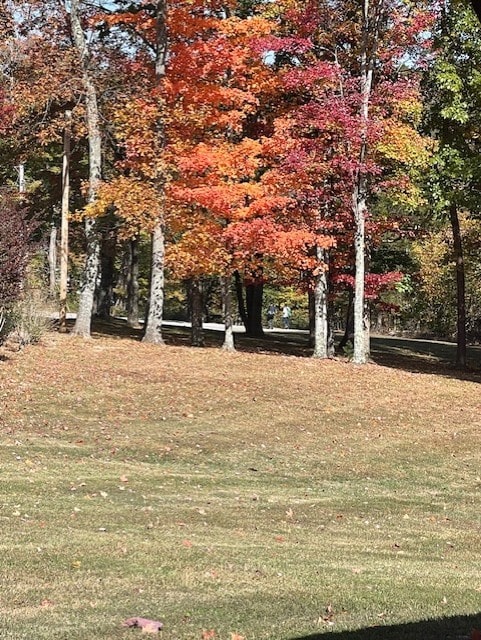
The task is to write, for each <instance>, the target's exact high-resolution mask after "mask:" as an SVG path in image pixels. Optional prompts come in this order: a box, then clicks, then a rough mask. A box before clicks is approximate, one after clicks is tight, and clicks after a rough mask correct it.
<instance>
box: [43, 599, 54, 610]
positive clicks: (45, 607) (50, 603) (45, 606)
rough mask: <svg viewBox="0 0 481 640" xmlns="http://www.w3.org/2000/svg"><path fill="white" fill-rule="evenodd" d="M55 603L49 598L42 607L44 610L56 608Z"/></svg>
mask: <svg viewBox="0 0 481 640" xmlns="http://www.w3.org/2000/svg"><path fill="white" fill-rule="evenodd" d="M54 604H55V603H54V602H52V601H51V600H49V599H48V598H45V599H44V600H42V602H41V603H40V606H41V607H43V608H44V609H48V608H50V607H53V606H54Z"/></svg>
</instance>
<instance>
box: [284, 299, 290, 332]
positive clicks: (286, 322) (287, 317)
mask: <svg viewBox="0 0 481 640" xmlns="http://www.w3.org/2000/svg"><path fill="white" fill-rule="evenodd" d="M291 315H292V311H291V308H290V306H289V305H288V304H285V305H284V306H283V307H282V324H283V326H284V329H289V325H290V323H291Z"/></svg>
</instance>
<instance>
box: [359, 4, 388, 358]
mask: <svg viewBox="0 0 481 640" xmlns="http://www.w3.org/2000/svg"><path fill="white" fill-rule="evenodd" d="M383 4H384V0H373V2H370V0H363V9H362V11H363V18H362V43H361V78H360V84H361V86H360V89H361V107H360V116H361V149H360V154H359V167H358V170H357V175H356V180H355V186H354V191H353V195H352V208H353V214H354V224H355V231H354V251H355V260H356V274H355V283H354V355H353V361H354V362H355V363H356V364H365V363H366V362H367V361H368V359H369V344H370V335H369V334H370V327H369V316H368V314H367V313H366V300H365V276H366V213H367V191H368V184H367V176H366V168H365V163H366V154H367V130H368V124H369V103H370V99H371V92H372V85H373V71H374V63H375V57H376V49H377V41H378V38H379V23H380V18H381V15H382V9H383ZM371 6H373V7H374V9H373V11H372V12H371V13H372V14H373V15H372V19H370V8H371Z"/></svg>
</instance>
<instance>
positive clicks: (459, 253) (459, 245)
mask: <svg viewBox="0 0 481 640" xmlns="http://www.w3.org/2000/svg"><path fill="white" fill-rule="evenodd" d="M449 217H450V220H451V228H452V231H453V244H454V260H455V262H456V302H457V304H456V309H457V314H456V315H457V323H456V324H457V332H456V366H457V367H458V368H459V369H465V368H466V278H465V272H464V254H463V238H462V235H461V228H460V226H459V216H458V207H457V205H456V203H455V202H452V203H451V205H450V207H449Z"/></svg>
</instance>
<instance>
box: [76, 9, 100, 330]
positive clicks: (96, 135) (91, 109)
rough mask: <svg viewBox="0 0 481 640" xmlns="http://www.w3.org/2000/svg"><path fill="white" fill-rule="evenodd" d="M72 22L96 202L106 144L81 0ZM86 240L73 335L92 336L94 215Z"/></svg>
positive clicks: (96, 250) (95, 264)
mask: <svg viewBox="0 0 481 640" xmlns="http://www.w3.org/2000/svg"><path fill="white" fill-rule="evenodd" d="M70 24H71V29H72V39H73V42H74V46H75V48H76V50H77V52H78V55H79V58H80V61H81V64H82V79H83V84H84V90H85V113H86V120H87V129H88V140H89V194H88V202H93V201H94V200H95V198H96V197H97V191H98V187H99V183H100V179H101V175H102V143H101V134H100V124H99V112H98V101H97V90H96V88H95V84H94V82H93V79H92V75H91V71H90V66H89V60H90V55H89V50H88V46H87V40H86V37H85V33H84V31H83V29H82V25H81V22H80V14H79V0H72V1H71V3H70ZM85 239H86V245H87V255H86V259H85V271H84V278H83V283H82V287H81V291H80V298H79V308H78V312H77V320H76V322H75V326H74V328H73V331H72V333H73V335H78V336H82V337H84V338H89V337H90V324H91V320H92V312H93V308H94V295H95V286H96V283H97V276H98V272H99V258H100V244H99V239H98V236H97V232H96V224H95V221H94V220H93V219H90V218H87V219H86V220H85Z"/></svg>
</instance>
